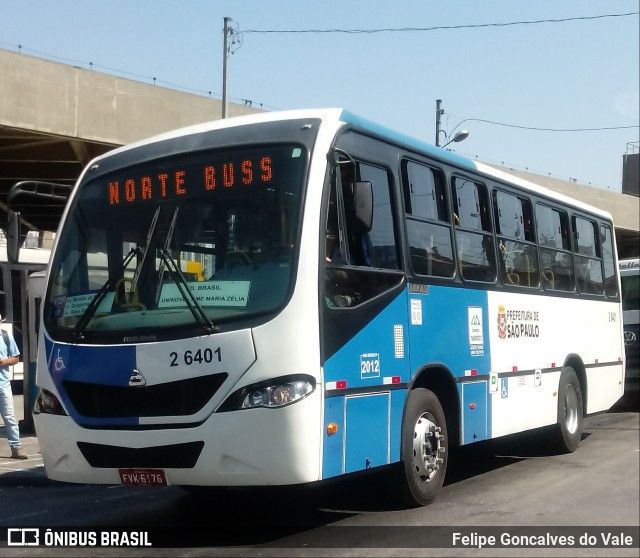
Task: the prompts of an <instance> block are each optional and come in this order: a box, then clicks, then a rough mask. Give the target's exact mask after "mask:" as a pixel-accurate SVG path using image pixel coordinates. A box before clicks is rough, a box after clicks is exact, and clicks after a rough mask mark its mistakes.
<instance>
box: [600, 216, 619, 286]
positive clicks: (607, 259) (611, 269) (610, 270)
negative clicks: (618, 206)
mask: <svg viewBox="0 0 640 558" xmlns="http://www.w3.org/2000/svg"><path fill="white" fill-rule="evenodd" d="M600 239H601V243H602V265H603V267H604V289H605V292H606V294H607V296H609V297H616V296H618V281H617V280H616V262H615V258H614V256H613V234H612V232H611V227H610V226H609V225H600Z"/></svg>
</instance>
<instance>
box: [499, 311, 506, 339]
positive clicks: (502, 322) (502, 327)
mask: <svg viewBox="0 0 640 558" xmlns="http://www.w3.org/2000/svg"><path fill="white" fill-rule="evenodd" d="M498 337H499V338H500V339H506V338H507V313H506V312H505V309H504V305H503V304H500V305H499V306H498Z"/></svg>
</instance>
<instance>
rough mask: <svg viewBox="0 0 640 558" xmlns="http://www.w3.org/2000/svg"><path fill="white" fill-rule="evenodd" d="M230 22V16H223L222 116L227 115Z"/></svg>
mask: <svg viewBox="0 0 640 558" xmlns="http://www.w3.org/2000/svg"><path fill="white" fill-rule="evenodd" d="M230 22H231V18H230V17H225V18H224V48H223V50H222V54H223V59H222V118H226V117H227V111H228V108H229V107H228V103H229V102H228V100H227V86H228V84H229V83H228V82H229V75H228V68H227V66H228V63H229V52H230V50H231V47H230V45H229V35H230V34H231V27H230V25H229V23H230Z"/></svg>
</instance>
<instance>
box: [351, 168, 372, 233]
mask: <svg viewBox="0 0 640 558" xmlns="http://www.w3.org/2000/svg"><path fill="white" fill-rule="evenodd" d="M353 202H354V211H355V221H356V224H357V227H358V229H359V232H361V233H368V232H369V231H370V230H371V226H372V224H373V186H372V185H371V182H368V181H367V182H356V183H355V184H354V187H353Z"/></svg>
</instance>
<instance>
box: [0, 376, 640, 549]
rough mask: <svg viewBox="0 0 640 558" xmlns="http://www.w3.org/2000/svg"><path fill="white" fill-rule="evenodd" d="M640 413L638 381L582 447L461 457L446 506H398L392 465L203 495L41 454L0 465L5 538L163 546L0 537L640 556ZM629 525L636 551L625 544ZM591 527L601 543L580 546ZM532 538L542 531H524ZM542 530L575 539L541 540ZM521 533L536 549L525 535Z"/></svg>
mask: <svg viewBox="0 0 640 558" xmlns="http://www.w3.org/2000/svg"><path fill="white" fill-rule="evenodd" d="M638 411H639V406H638V391H637V389H636V390H634V391H630V392H628V393H627V395H626V396H625V398H624V399H623V400H622V401H621V402H620V403H619V404H617V405H616V406H614V408H613V409H612V410H611V411H610V412H608V413H605V414H601V415H597V416H594V417H590V418H588V419H587V420H586V422H585V431H584V435H583V440H582V443H581V446H580V448H579V449H578V450H577V451H576V452H575V453H573V454H567V455H554V454H550V453H549V452H547V451H546V450H545V437H544V433H541V432H535V433H528V434H525V435H520V436H510V437H507V438H503V439H500V440H494V441H491V442H485V443H481V444H475V445H474V446H471V447H470V448H467V449H465V451H463V452H462V453H461V455H460V459H459V460H458V461H457V463H456V464H455V466H451V467H450V470H449V474H448V476H447V480H446V483H445V486H444V488H443V490H442V492H441V494H440V496H439V498H438V499H437V500H436V502H434V503H433V504H432V505H430V506H427V507H424V508H417V509H399V508H395V507H394V506H393V505H391V504H390V503H389V500H388V499H387V498H386V493H385V491H384V490H383V488H382V487H383V485H384V477H383V476H381V475H372V476H366V477H362V478H358V479H355V480H351V481H350V482H337V483H334V484H331V485H328V486H324V487H322V489H312V490H286V491H281V490H275V489H274V490H270V489H261V490H257V489H241V490H240V489H237V490H229V491H227V492H226V493H223V494H219V493H214V494H207V495H204V496H194V495H191V494H188V493H186V492H184V491H183V490H182V489H180V488H178V487H165V488H160V489H157V488H136V487H124V486H87V485H66V484H62V483H57V482H52V481H49V480H48V479H47V478H46V476H45V475H44V470H43V468H42V466H41V465H39V464H38V462H37V459H34V461H33V464H34V466H33V467H30V468H25V469H23V470H16V471H9V472H5V473H4V474H0V541H1V540H2V538H3V537H2V536H1V534H2V533H3V531H2V528H37V529H38V530H39V533H40V537H41V540H43V537H44V536H45V532H46V529H47V528H52V529H54V530H55V529H56V528H62V527H65V528H76V529H84V530H85V532H92V531H95V532H96V533H97V535H96V536H97V537H100V536H102V535H101V533H99V530H101V529H102V530H110V529H113V530H114V531H118V530H122V529H124V530H126V531H127V532H129V533H135V532H138V531H143V532H145V533H147V535H148V537H149V538H150V541H151V543H152V544H153V545H154V546H153V547H152V548H109V549H106V548H97V547H89V548H75V547H73V545H72V546H71V547H70V548H46V547H38V548H35V547H31V548H21V547H14V546H12V547H10V548H8V547H7V546H6V543H3V542H0V556H65V557H68V556H134V555H135V556H265V557H269V556H364V555H366V556H372V557H375V556H409V555H411V556H637V555H638V548H637V544H638V537H637V533H638V525H640V512H639V509H638V502H639V494H640V492H639V479H640V469H639V461H640V449H639V414H638ZM0 443H3V442H2V441H0ZM620 527H622V530H621V529H620ZM523 528H525V529H523ZM454 532H460V533H461V536H468V537H469V538H468V539H467V540H468V541H469V544H467V545H464V544H462V542H460V541H461V540H460V539H458V541H459V542H460V544H456V546H453V536H454V535H453V534H454ZM478 533H479V535H478ZM629 533H631V535H632V536H633V537H635V538H634V539H633V543H632V546H633V548H630V547H629V545H628V544H625V536H626V535H629ZM4 534H5V537H6V531H4ZM483 535H484V536H487V537H490V536H495V537H496V538H497V540H498V542H499V544H498V545H497V546H496V545H493V546H489V547H487V546H486V545H485V547H484V548H482V549H478V548H477V547H478V545H479V543H478V540H477V538H474V537H477V536H483ZM581 535H582V536H590V537H591V536H592V537H595V538H594V539H593V541H597V544H595V543H594V544H593V545H591V544H588V545H586V548H585V547H580V545H579V544H578V541H579V537H580V536H581ZM131 536H132V537H133V536H134V535H133V534H132V535H131ZM505 536H506V537H507V538H506V539H504V537H505ZM527 536H533V537H535V538H534V539H526V538H525V539H522V538H518V537H527ZM539 536H550V537H559V536H565V542H567V541H568V542H569V543H571V542H573V544H565V545H564V546H561V547H555V548H553V547H551V548H549V547H544V548H540V547H537V546H536V545H537V544H538V543H537V542H536V541H538V540H539V539H538V538H537V537H539ZM569 537H573V539H569ZM603 537H605V539H606V542H607V545H606V546H603V544H604V543H603V541H602V538H603ZM522 540H525V541H527V542H532V541H533V542H535V543H536V545H534V546H530V547H529V548H526V545H522V544H517V543H519V542H521V541H522ZM72 542H73V541H72ZM587 542H589V541H588V540H587ZM616 542H618V543H619V544H617V545H614V543H616ZM627 542H628V541H627ZM500 543H506V545H505V544H500ZM598 545H599V547H598ZM620 545H621V546H620ZM158 546H161V547H160V548H159V547H158Z"/></svg>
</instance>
